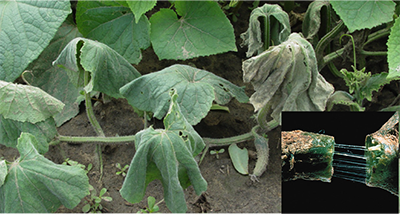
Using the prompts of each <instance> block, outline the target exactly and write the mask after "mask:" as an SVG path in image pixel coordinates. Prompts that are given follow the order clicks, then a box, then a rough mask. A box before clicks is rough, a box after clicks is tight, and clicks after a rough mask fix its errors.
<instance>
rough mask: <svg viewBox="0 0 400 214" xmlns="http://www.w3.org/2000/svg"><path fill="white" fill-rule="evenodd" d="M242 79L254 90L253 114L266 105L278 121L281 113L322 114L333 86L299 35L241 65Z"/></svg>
mask: <svg viewBox="0 0 400 214" xmlns="http://www.w3.org/2000/svg"><path fill="white" fill-rule="evenodd" d="M242 67H243V71H244V74H243V80H244V82H251V83H252V84H253V86H254V90H255V91H256V92H255V93H254V94H253V95H252V96H251V97H250V103H251V104H253V106H254V109H255V111H258V110H259V109H260V108H262V107H264V106H266V105H269V106H271V107H272V109H273V111H272V114H271V116H272V117H273V119H275V120H276V121H279V122H280V118H281V116H280V115H281V112H282V111H324V110H325V105H326V101H327V100H328V98H329V96H330V95H331V94H332V93H333V90H334V88H333V86H332V85H331V84H330V83H328V82H327V81H326V80H325V79H324V78H323V77H322V75H320V74H319V72H318V68H317V61H316V58H315V53H314V49H313V47H312V46H311V44H310V43H309V42H308V41H307V40H305V39H304V38H302V37H301V36H300V35H299V34H297V33H293V34H291V35H290V36H289V39H288V40H287V41H286V42H283V43H282V44H280V45H278V46H273V47H270V48H269V49H268V50H266V51H264V52H263V53H261V54H260V55H258V56H255V57H252V58H250V59H248V60H246V61H244V62H243V65H242Z"/></svg>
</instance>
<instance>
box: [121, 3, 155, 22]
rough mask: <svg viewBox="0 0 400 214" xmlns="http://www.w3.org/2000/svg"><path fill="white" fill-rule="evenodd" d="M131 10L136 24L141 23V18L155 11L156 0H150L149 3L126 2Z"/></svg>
mask: <svg viewBox="0 0 400 214" xmlns="http://www.w3.org/2000/svg"><path fill="white" fill-rule="evenodd" d="M126 3H127V4H128V5H129V8H130V9H131V11H132V13H133V14H134V15H135V23H138V22H139V19H140V17H141V16H142V15H143V14H145V13H146V12H147V11H149V10H151V9H153V7H154V6H155V5H156V3H157V1H156V0H148V1H126Z"/></svg>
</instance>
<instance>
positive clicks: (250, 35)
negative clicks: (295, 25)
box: [240, 4, 290, 57]
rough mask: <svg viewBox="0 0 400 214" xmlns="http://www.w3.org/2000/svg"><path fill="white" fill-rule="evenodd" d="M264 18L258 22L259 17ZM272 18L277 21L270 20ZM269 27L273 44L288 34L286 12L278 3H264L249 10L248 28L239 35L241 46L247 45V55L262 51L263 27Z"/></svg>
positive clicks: (288, 26) (288, 25)
mask: <svg viewBox="0 0 400 214" xmlns="http://www.w3.org/2000/svg"><path fill="white" fill-rule="evenodd" d="M261 17H262V18H264V22H263V23H260V20H259V18H261ZM271 18H274V19H275V20H276V21H277V22H275V21H272V20H271ZM264 26H265V27H267V28H269V29H270V34H271V37H270V38H271V40H272V43H273V44H274V45H279V44H281V43H282V42H284V41H286V39H287V38H288V36H289V34H290V23H289V16H288V14H287V13H286V12H285V11H283V10H282V8H281V7H280V6H279V5H271V4H264V6H262V7H258V8H256V9H254V10H253V11H252V12H251V15H250V23H249V28H248V29H247V31H246V32H245V33H242V34H241V35H240V38H242V39H243V42H242V44H241V46H245V45H247V46H248V51H247V53H246V56H247V57H251V56H253V55H254V53H257V52H262V51H263V50H264V49H263V46H264V43H265V42H270V41H264V40H265V38H264V37H262V35H263V34H265V33H266V32H263V31H265V30H266V29H265V27H264Z"/></svg>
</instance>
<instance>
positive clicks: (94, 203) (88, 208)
mask: <svg viewBox="0 0 400 214" xmlns="http://www.w3.org/2000/svg"><path fill="white" fill-rule="evenodd" d="M89 190H90V199H88V198H87V197H85V199H86V201H87V204H86V205H85V206H83V207H82V212H84V213H88V212H90V213H101V211H102V210H103V209H105V210H106V211H107V209H106V208H104V207H103V206H102V205H101V204H100V203H101V201H102V200H104V201H107V202H110V201H112V198H111V197H109V196H103V195H104V194H105V193H106V192H107V189H106V188H103V189H101V191H100V194H99V196H96V190H95V189H94V188H93V186H92V185H89Z"/></svg>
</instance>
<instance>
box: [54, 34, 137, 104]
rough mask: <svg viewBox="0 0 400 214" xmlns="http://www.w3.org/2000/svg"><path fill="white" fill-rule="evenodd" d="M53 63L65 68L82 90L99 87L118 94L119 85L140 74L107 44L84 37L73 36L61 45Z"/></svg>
mask: <svg viewBox="0 0 400 214" xmlns="http://www.w3.org/2000/svg"><path fill="white" fill-rule="evenodd" d="M53 65H59V66H60V67H62V68H64V69H65V70H66V71H67V74H68V76H69V78H70V80H71V82H72V83H73V84H74V85H75V86H76V87H85V90H86V92H88V93H89V92H91V91H99V92H103V93H105V94H107V95H109V96H112V97H114V98H121V97H122V95H121V94H120V93H119V89H120V88H121V87H122V86H123V85H125V84H126V83H128V82H130V81H132V80H133V79H135V78H137V77H139V76H140V73H139V72H138V71H137V70H136V69H135V68H134V67H133V66H132V65H131V64H130V63H129V62H128V61H126V60H125V58H123V57H122V56H121V55H120V54H118V53H117V52H116V51H114V50H113V49H111V48H110V47H108V46H107V45H105V44H103V43H100V42H97V41H93V40H90V39H85V38H75V39H73V40H72V41H71V42H69V43H68V45H67V46H66V47H65V48H64V50H63V51H62V52H61V54H60V55H59V56H58V58H57V59H56V60H55V61H54V62H53ZM80 68H83V69H84V70H86V71H88V72H90V73H91V79H90V82H89V83H88V85H84V83H83V73H84V71H83V70H82V69H80Z"/></svg>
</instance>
